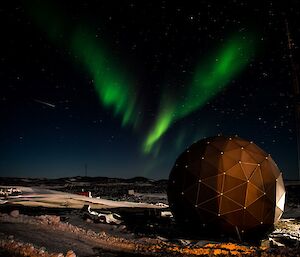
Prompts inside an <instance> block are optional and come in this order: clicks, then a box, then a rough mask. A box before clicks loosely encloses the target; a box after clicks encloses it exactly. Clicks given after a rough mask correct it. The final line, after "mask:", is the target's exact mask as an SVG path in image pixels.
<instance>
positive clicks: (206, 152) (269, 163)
mask: <svg viewBox="0 0 300 257" xmlns="http://www.w3.org/2000/svg"><path fill="white" fill-rule="evenodd" d="M168 199H169V204H170V208H171V210H172V212H173V214H174V216H175V219H176V221H177V222H178V223H179V224H184V225H185V227H188V226H189V227H190V228H195V229H198V230H199V229H201V230H203V229H202V228H208V229H209V230H210V231H214V229H216V230H217V231H218V232H220V233H225V234H226V233H235V232H238V233H240V234H241V235H243V234H244V235H246V234H247V233H249V234H250V233H257V232H263V233H264V232H266V231H267V230H268V229H270V228H271V227H272V226H273V224H274V222H276V221H278V220H279V218H280V217H281V215H282V213H283V208H284V201H285V188H284V183H283V179H282V175H281V172H280V171H279V169H278V167H277V165H276V163H275V162H274V161H273V159H272V158H271V157H270V155H268V154H267V153H265V152H264V151H263V150H262V149H261V148H259V147H258V146H257V145H255V144H254V143H252V142H249V141H246V140H244V139H241V138H239V137H237V136H233V137H225V136H218V137H211V138H207V139H204V140H200V141H198V142H197V143H194V144H193V145H191V146H190V147H189V148H188V149H187V150H186V151H185V152H183V153H182V154H181V155H180V156H179V157H178V159H177V160H176V163H175V165H174V167H173V169H172V171H171V173H170V177H169V185H168Z"/></svg>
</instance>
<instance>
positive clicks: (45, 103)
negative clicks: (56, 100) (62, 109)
mask: <svg viewBox="0 0 300 257" xmlns="http://www.w3.org/2000/svg"><path fill="white" fill-rule="evenodd" d="M34 101H35V102H37V103H40V104H44V105H46V106H48V107H52V108H55V107H56V105H55V104H51V103H47V102H44V101H41V100H38V99H34Z"/></svg>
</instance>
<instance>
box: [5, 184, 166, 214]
mask: <svg viewBox="0 0 300 257" xmlns="http://www.w3.org/2000/svg"><path fill="white" fill-rule="evenodd" d="M17 188H18V189H20V190H21V191H22V194H21V195H18V196H9V197H8V198H7V199H2V200H1V202H0V204H1V203H6V202H7V203H11V204H21V205H24V206H41V207H56V208H57V207H63V208H66V207H69V208H82V207H83V206H84V205H87V204H88V205H90V206H91V207H92V208H94V209H101V208H105V209H106V208H122V207H127V208H162V207H161V206H159V205H154V204H147V203H135V202H128V201H112V200H106V199H101V198H91V197H86V196H82V195H77V194H71V193H65V192H60V191H56V190H49V189H43V188H39V187H22V186H18V187H17Z"/></svg>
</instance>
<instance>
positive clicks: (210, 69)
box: [143, 36, 253, 153]
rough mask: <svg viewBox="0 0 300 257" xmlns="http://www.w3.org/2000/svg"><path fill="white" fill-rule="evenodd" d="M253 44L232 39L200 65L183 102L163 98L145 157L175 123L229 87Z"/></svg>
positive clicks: (146, 144) (246, 60)
mask: <svg viewBox="0 0 300 257" xmlns="http://www.w3.org/2000/svg"><path fill="white" fill-rule="evenodd" d="M252 43H253V41H252V39H251V38H248V37H243V38H240V37H237V36H235V37H233V38H231V39H230V40H228V41H227V43H226V44H225V45H224V46H223V47H222V49H220V50H219V51H218V52H217V54H213V55H212V56H213V58H211V59H210V60H208V61H206V62H203V63H202V64H201V65H199V67H198V68H197V69H196V72H195V76H194V78H193V80H192V82H191V83H190V85H189V87H188V89H187V91H186V92H185V94H184V97H183V98H180V99H178V100H177V99H173V100H172V101H170V97H169V96H167V95H163V98H162V99H163V100H162V102H161V108H160V111H159V113H158V116H157V119H156V120H155V123H154V126H153V127H152V129H151V130H150V131H149V133H148V136H147V137H146V140H145V141H144V144H143V151H144V153H149V152H151V150H152V148H153V145H154V144H155V143H156V142H157V141H158V140H159V139H160V138H161V137H162V136H163V135H164V133H166V131H167V130H168V128H169V127H170V126H171V125H172V124H173V123H174V122H175V121H176V120H179V119H181V118H183V117H186V116H187V115H189V114H190V113H192V112H194V111H196V110H197V109H199V108H201V107H202V106H203V105H205V103H207V101H209V100H210V99H211V98H212V97H214V96H215V95H216V94H217V93H218V92H220V91H221V90H222V89H223V88H224V87H225V86H226V85H228V84H229V83H230V81H231V80H232V79H233V78H234V77H235V76H236V75H237V74H238V73H239V72H240V71H241V70H242V69H243V68H244V67H245V66H246V65H247V63H248V62H249V60H250V57H251V56H252V52H253V46H252ZM166 99H168V100H166Z"/></svg>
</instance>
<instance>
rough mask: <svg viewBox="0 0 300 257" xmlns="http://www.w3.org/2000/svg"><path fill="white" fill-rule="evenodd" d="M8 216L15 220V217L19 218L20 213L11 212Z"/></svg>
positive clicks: (16, 211)
mask: <svg viewBox="0 0 300 257" xmlns="http://www.w3.org/2000/svg"><path fill="white" fill-rule="evenodd" d="M9 215H10V216H11V217H13V218H17V217H19V215H20V212H19V210H13V211H11V212H10V214H9Z"/></svg>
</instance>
